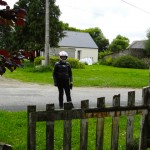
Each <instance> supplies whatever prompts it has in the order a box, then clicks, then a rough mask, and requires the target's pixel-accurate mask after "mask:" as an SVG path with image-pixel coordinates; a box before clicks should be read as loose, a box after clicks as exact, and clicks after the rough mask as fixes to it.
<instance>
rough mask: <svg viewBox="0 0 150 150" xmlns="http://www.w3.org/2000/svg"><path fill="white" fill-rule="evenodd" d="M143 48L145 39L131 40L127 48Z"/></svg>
mask: <svg viewBox="0 0 150 150" xmlns="http://www.w3.org/2000/svg"><path fill="white" fill-rule="evenodd" d="M131 48H132V49H133V48H134V49H145V40H141V41H133V42H132V43H131V44H130V45H129V46H128V48H127V49H131Z"/></svg>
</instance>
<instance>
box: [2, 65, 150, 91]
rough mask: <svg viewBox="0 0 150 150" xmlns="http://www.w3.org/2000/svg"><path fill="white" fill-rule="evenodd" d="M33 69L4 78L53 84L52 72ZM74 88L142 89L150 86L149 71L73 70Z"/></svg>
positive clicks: (96, 66) (6, 75) (107, 68)
mask: <svg viewBox="0 0 150 150" xmlns="http://www.w3.org/2000/svg"><path fill="white" fill-rule="evenodd" d="M30 70H31V67H25V68H23V69H22V68H17V69H16V70H15V71H14V72H10V71H7V72H6V73H5V74H4V76H5V77H7V78H13V79H17V80H20V81H23V82H33V83H39V84H53V78H52V71H50V72H36V73H35V72H30ZM73 79H74V86H78V87H83V86H86V87H132V88H142V87H144V86H147V85H148V79H149V73H148V70H147V69H127V68H116V67H111V66H103V65H92V66H86V68H85V69H73Z"/></svg>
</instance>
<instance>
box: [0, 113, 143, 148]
mask: <svg viewBox="0 0 150 150" xmlns="http://www.w3.org/2000/svg"><path fill="white" fill-rule="evenodd" d="M111 121H112V119H111V118H105V126H104V150H109V149H110V145H111V144H110V141H111V125H112V124H111ZM0 122H1V123H0V129H1V134H0V140H1V142H5V143H9V144H11V145H12V146H13V150H26V149H27V113H26V112H6V111H0ZM88 124H89V128H88V135H89V136H88V150H95V139H96V135H95V131H96V119H89V123H88ZM45 130H46V129H45V123H37V132H36V134H37V150H44V149H45ZM79 131H80V121H79V120H74V121H72V150H78V149H79V146H80V145H79V141H80V133H79ZM139 134H140V116H136V117H135V124H134V139H135V140H134V141H136V142H135V144H134V148H135V150H137V144H138V139H139ZM125 137H126V118H125V117H121V118H120V126H119V150H125V141H126V139H125ZM62 143H63V121H56V122H55V150H62V149H63V148H62V147H63V145H62ZM133 150H134V149H133Z"/></svg>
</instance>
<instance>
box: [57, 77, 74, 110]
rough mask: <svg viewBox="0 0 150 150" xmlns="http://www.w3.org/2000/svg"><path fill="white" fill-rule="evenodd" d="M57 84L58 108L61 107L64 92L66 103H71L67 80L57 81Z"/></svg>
mask: <svg viewBox="0 0 150 150" xmlns="http://www.w3.org/2000/svg"><path fill="white" fill-rule="evenodd" d="M57 83H58V91H59V106H60V107H63V95H64V91H65V94H66V98H67V102H70V101H71V95H70V84H69V79H63V80H58V82H57Z"/></svg>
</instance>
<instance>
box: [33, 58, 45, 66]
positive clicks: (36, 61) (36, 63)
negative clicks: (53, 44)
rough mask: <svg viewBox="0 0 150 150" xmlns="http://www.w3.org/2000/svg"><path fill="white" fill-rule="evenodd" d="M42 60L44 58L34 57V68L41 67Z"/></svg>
mask: <svg viewBox="0 0 150 150" xmlns="http://www.w3.org/2000/svg"><path fill="white" fill-rule="evenodd" d="M42 60H44V57H43V56H39V57H36V58H35V59H34V65H35V66H37V65H41V63H42Z"/></svg>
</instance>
